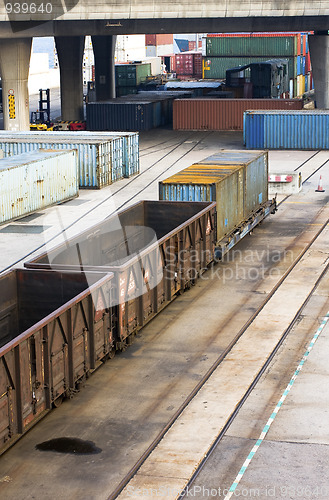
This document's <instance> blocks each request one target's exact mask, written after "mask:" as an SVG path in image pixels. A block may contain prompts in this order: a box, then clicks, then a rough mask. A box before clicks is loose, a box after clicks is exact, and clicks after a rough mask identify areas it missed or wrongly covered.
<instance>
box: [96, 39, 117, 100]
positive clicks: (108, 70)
mask: <svg viewBox="0 0 329 500" xmlns="http://www.w3.org/2000/svg"><path fill="white" fill-rule="evenodd" d="M91 40H92V44H93V49H94V57H95V82H96V100H97V101H104V100H106V99H113V98H114V97H115V60H114V52H115V42H116V35H112V36H104V35H103V36H92V37H91Z"/></svg>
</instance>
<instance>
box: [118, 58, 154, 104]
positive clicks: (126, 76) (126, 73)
mask: <svg viewBox="0 0 329 500" xmlns="http://www.w3.org/2000/svg"><path fill="white" fill-rule="evenodd" d="M151 74H152V71H151V63H134V64H116V65H115V86H116V94H117V96H118V97H120V96H122V95H126V94H135V93H136V92H137V89H138V86H139V85H140V84H141V83H143V82H145V81H146V80H147V77H148V76H151Z"/></svg>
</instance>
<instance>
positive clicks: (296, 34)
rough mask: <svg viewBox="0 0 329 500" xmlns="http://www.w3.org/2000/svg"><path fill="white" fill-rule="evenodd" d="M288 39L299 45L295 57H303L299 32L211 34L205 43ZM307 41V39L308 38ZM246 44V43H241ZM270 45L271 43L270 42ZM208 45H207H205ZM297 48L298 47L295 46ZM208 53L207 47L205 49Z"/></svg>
mask: <svg viewBox="0 0 329 500" xmlns="http://www.w3.org/2000/svg"><path fill="white" fill-rule="evenodd" d="M287 37H290V38H293V39H295V43H297V50H296V54H295V55H301V54H302V51H301V38H302V34H301V33H300V32H299V31H289V32H286V31H284V32H282V31H279V32H269V31H263V32H249V33H209V34H208V35H207V38H205V42H206V41H207V40H208V38H262V39H264V38H268V39H273V38H274V39H278V38H284V39H286V38H287ZM306 40H307V37H306ZM240 43H244V42H240ZM268 43H270V42H268ZM276 43H278V44H280V42H277V41H276V40H275V41H273V44H276ZM259 44H261V41H259ZM205 45H206V44H205ZM295 47H296V45H295ZM205 51H206V47H205Z"/></svg>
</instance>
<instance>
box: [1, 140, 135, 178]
mask: <svg viewBox="0 0 329 500" xmlns="http://www.w3.org/2000/svg"><path fill="white" fill-rule="evenodd" d="M12 137H15V138H16V139H17V140H19V142H22V141H23V140H25V141H26V142H28V141H29V139H30V138H31V137H32V138H33V140H35V139H36V138H40V137H41V138H42V139H46V140H47V141H51V140H53V139H55V140H56V141H58V142H59V141H63V142H64V141H65V142H67V141H68V139H69V138H70V137H72V140H73V142H74V141H75V142H77V141H82V142H88V141H90V142H97V141H100V142H103V143H104V142H112V149H114V151H113V152H112V156H114V157H115V158H116V161H115V162H114V165H116V168H113V167H112V182H115V181H116V180H119V179H121V178H122V177H131V176H132V175H135V174H137V173H139V170H140V165H139V134H138V132H89V131H77V132H66V131H54V132H44V131H35V132H26V131H20V132H15V134H13V133H12V132H10V131H1V132H0V147H1V144H2V143H5V142H6V140H7V138H10V139H11V138H12ZM117 139H119V141H120V142H119V143H118V141H117ZM119 147H120V148H121V150H120V152H119V151H115V148H119ZM112 163H113V162H112ZM81 168H82V167H80V169H81ZM81 182H82V180H81V179H80V186H81ZM81 187H84V186H81ZM101 187H102V186H101Z"/></svg>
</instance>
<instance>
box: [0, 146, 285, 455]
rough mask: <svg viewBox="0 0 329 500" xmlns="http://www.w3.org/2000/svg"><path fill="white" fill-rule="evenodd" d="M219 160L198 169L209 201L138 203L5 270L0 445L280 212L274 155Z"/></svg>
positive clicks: (0, 310) (197, 181) (234, 154)
mask: <svg viewBox="0 0 329 500" xmlns="http://www.w3.org/2000/svg"><path fill="white" fill-rule="evenodd" d="M215 156H216V157H215V158H214V156H213V157H210V158H208V159H206V160H204V162H203V163H202V162H201V163H199V164H197V165H192V166H191V168H192V170H193V169H194V171H195V172H194V174H193V175H194V180H193V179H191V178H190V177H189V178H188V184H189V187H190V192H192V191H193V189H194V195H196V196H199V194H198V193H201V191H202V192H203V194H202V196H201V198H202V199H203V201H200V200H199V201H189V197H185V198H184V197H182V199H183V200H185V201H177V200H176V201H165V200H164V201H142V202H139V203H136V204H135V205H133V206H131V207H129V208H127V209H125V210H123V211H120V212H119V213H117V214H115V215H112V216H110V217H108V218H106V219H105V220H104V221H102V222H100V223H99V224H97V225H95V226H93V227H92V228H90V229H89V230H87V231H84V232H83V233H81V234H79V235H78V236H76V237H74V238H72V239H69V240H68V241H66V242H65V244H63V245H59V246H58V247H55V248H54V249H52V250H50V251H48V252H44V253H43V254H41V255H39V256H37V257H36V258H34V259H33V260H31V261H29V262H26V263H25V269H14V270H11V271H9V272H7V273H6V274H3V275H2V276H0V342H1V344H0V394H1V396H0V437H1V442H0V451H5V450H6V449H7V448H8V447H9V446H10V445H11V444H12V443H13V442H15V441H16V440H17V439H18V438H19V437H20V436H22V435H23V434H24V433H25V432H26V431H27V430H28V429H29V428H30V427H31V426H32V425H34V424H35V423H36V422H38V420H40V418H42V417H43V416H44V415H45V414H46V413H47V412H49V411H50V410H51V408H52V407H53V406H58V405H59V404H60V402H61V401H62V399H63V398H64V397H71V396H72V395H73V394H74V393H75V392H76V391H77V390H78V389H79V386H80V385H81V383H82V382H83V381H84V380H85V379H86V378H87V377H88V376H89V375H90V374H91V373H92V372H93V371H94V370H95V369H96V368H97V367H98V366H100V365H101V364H102V363H103V362H104V361H105V360H107V359H108V358H111V357H112V356H113V355H114V354H115V352H116V351H118V350H123V349H125V348H126V346H127V345H128V344H129V343H130V342H131V339H132V338H133V336H134V334H135V333H136V332H138V331H139V330H140V329H142V328H143V326H144V325H145V324H146V323H147V322H148V321H150V320H151V319H152V318H154V317H155V316H156V315H157V314H158V313H159V312H160V311H161V310H162V309H163V308H164V307H166V306H167V305H168V304H169V303H170V302H171V301H172V300H173V299H174V298H175V297H176V296H177V295H178V294H180V293H182V292H183V291H184V290H186V289H188V288H189V287H190V286H191V285H192V284H193V283H194V282H195V280H196V279H197V278H198V276H200V275H201V274H202V273H203V272H204V271H205V270H206V269H207V267H208V266H209V265H210V264H211V262H213V261H214V260H216V257H219V258H220V257H222V255H223V253H225V251H228V250H229V248H231V247H232V246H233V245H234V244H235V243H236V242H237V241H239V239H241V238H242V237H243V236H244V235H245V234H247V233H248V232H249V231H250V230H251V229H252V228H253V227H254V226H255V225H256V224H258V223H259V222H260V221H261V220H262V219H263V218H264V217H265V216H266V215H267V214H268V213H270V212H274V211H275V208H276V206H275V200H268V196H267V181H268V177H267V153H264V152H246V151H242V152H238V151H231V152H223V151H222V152H220V153H219V154H218V155H215ZM216 162H217V163H216ZM202 165H203V166H202ZM216 165H217V166H216ZM216 168H217V170H218V171H217V172H216ZM189 175H190V174H189ZM257 176H258V178H259V179H258V181H257ZM185 177H186V176H185V174H183V177H181V179H180V181H181V180H182V179H183V178H184V179H185ZM180 181H179V182H178V183H177V185H178V184H179V183H180ZM184 182H185V185H186V179H185V180H184ZM169 185H170V186H171V187H172V186H173V180H172V179H171V180H170V182H169ZM174 191H175V190H174V188H172V192H174ZM160 192H161V191H160ZM176 193H177V189H176ZM175 196H176V195H175ZM210 198H211V199H210Z"/></svg>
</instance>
